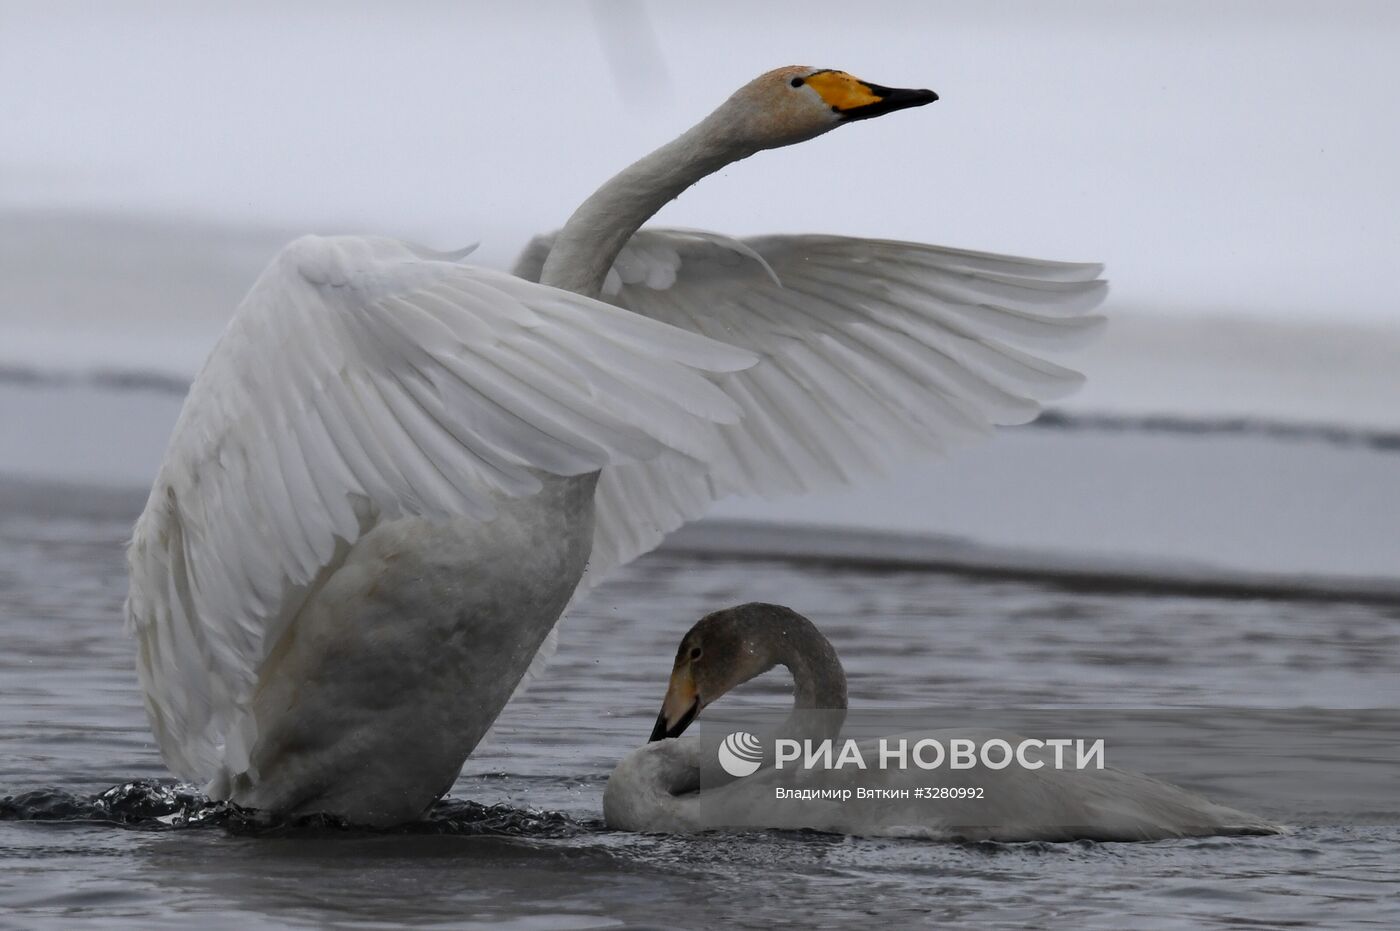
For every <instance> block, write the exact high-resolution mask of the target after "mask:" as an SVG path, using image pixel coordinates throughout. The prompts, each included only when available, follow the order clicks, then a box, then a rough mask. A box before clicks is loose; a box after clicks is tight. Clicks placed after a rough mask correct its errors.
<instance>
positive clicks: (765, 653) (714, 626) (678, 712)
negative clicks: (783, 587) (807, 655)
mask: <svg viewBox="0 0 1400 931" xmlns="http://www.w3.org/2000/svg"><path fill="white" fill-rule="evenodd" d="M806 628H810V629H811V630H812V631H813V632H815V630H816V628H815V627H813V625H812V622H811V621H809V620H807V618H805V617H803V616H802V615H800V614H798V613H797V612H796V611H794V610H792V609H791V608H785V607H783V606H782V605H773V604H762V603H759V602H754V603H752V604H744V605H738V606H737V607H733V608H725V609H724V610H722V611H716V612H714V613H713V614H707V615H705V616H704V617H702V618H701V619H700V620H698V621H696V622H695V626H693V627H691V628H690V630H689V631H688V632H687V633H686V635H685V636H684V637H683V638H682V639H681V645H680V647H679V648H678V649H677V650H676V662H675V665H674V666H673V667H672V668H671V681H670V683H669V684H668V685H667V687H666V697H665V698H664V699H662V702H661V713H660V714H659V715H657V718H656V726H655V728H653V729H652V732H651V740H654V741H655V740H661V739H662V738H663V737H679V736H680V735H681V733H682V732H684V731H685V729H686V728H687V727H689V726H690V723H691V722H692V721H694V720H695V718H696V717H697V716H698V715H699V714H700V712H701V711H702V710H704V708H705V706H706V705H709V704H710V703H711V702H713V701H715V700H716V699H718V698H719V697H720V696H721V695H724V694H725V693H727V692H729V691H730V690H732V689H735V688H738V687H739V686H741V685H743V684H744V683H745V682H747V681H749V680H750V679H752V678H754V677H755V676H760V675H762V674H763V673H765V672H767V671H768V670H770V669H772V668H773V667H774V666H776V665H778V663H779V662H780V661H782V653H783V649H784V646H785V645H786V644H785V641H786V640H787V639H788V638H789V636H790V635H791V634H792V633H793V632H795V631H799V630H805V629H806ZM817 636H818V637H820V634H817ZM822 641H823V642H825V639H824V638H822ZM842 684H843V687H844V680H843V683H842Z"/></svg>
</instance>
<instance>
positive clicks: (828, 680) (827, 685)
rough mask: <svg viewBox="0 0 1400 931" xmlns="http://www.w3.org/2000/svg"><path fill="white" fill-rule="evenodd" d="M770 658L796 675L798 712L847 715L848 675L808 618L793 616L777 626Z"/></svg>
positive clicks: (831, 647) (781, 621) (795, 694)
mask: <svg viewBox="0 0 1400 931" xmlns="http://www.w3.org/2000/svg"><path fill="white" fill-rule="evenodd" d="M770 642H771V644H772V646H771V648H770V649H771V653H770V654H769V656H770V657H771V659H772V660H773V662H774V665H777V666H786V667H787V669H788V672H790V673H791V674H792V685H793V690H792V691H793V695H792V707H793V710H794V711H810V710H818V709H819V710H824V711H845V710H846V672H845V670H844V669H842V668H841V660H840V658H839V657H838V656H837V655H836V649H835V647H833V646H832V645H831V641H829V640H827V639H826V637H824V636H822V633H821V631H819V630H817V628H816V626H815V625H814V624H813V623H812V622H811V621H809V620H807V619H806V618H805V617H802V616H801V615H799V614H793V615H792V616H791V617H784V618H780V619H778V620H777V621H776V622H775V625H774V636H773V637H772V638H771V640H770Z"/></svg>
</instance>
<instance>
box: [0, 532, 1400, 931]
mask: <svg viewBox="0 0 1400 931" xmlns="http://www.w3.org/2000/svg"><path fill="white" fill-rule="evenodd" d="M68 510H70V511H72V510H73V509H71V508H70V509H68ZM77 510H78V511H81V510H82V509H81V508H78V509H77ZM128 527H129V523H128V522H127V521H126V520H124V519H123V520H117V519H113V518H111V517H98V516H94V517H91V518H63V519H53V518H39V517H33V516H20V515H11V516H9V517H5V516H4V515H0V625H3V626H0V630H3V650H2V651H0V797H5V796H10V797H11V798H10V801H8V802H6V803H0V819H5V820H0V923H3V924H7V925H13V926H16V927H38V928H67V927H71V926H73V925H74V924H76V923H78V922H80V921H92V920H101V921H103V922H105V923H107V924H110V925H113V926H126V927H132V928H156V927H190V926H199V927H202V928H224V927H228V928H247V927H277V926H287V925H295V926H316V927H320V926H337V927H342V926H354V927H388V926H394V925H397V924H400V923H414V924H425V925H441V926H451V927H505V928H605V927H621V926H652V927H662V926H674V927H701V926H715V925H717V924H719V923H721V922H723V923H725V924H726V925H728V926H736V927H767V926H771V925H772V924H775V923H776V924H787V923H791V924H794V925H800V926H802V927H809V928H811V927H839V926H846V925H851V924H855V923H868V922H870V921H871V920H872V919H874V920H880V921H884V922H888V923H890V926H891V927H895V928H898V927H905V926H908V925H911V924H948V923H952V924H960V923H967V924H974V923H975V924H979V925H982V926H1000V927H1023V926H1028V925H1029V926H1049V925H1059V926H1065V927H1104V928H1119V927H1135V928H1142V927H1177V926H1188V925H1193V926H1194V925H1200V924H1205V925H1208V926H1222V927H1258V926H1263V927H1279V926H1326V927H1340V926H1348V925H1372V926H1376V927H1397V926H1400V867H1397V863H1400V828H1397V826H1396V825H1395V824H1384V823H1382V824H1379V825H1361V826H1356V825H1343V824H1339V823H1327V822H1326V821H1325V820H1322V821H1316V822H1307V821H1304V822H1303V823H1298V824H1296V825H1295V830H1294V831H1293V832H1292V833H1290V834H1288V835H1286V836H1282V837H1266V838H1239V839H1205V840H1182V841H1170V842H1162V843H1152V844H1090V843H1082V844H1062V845H1043V844H1021V845H992V844H984V845H956V844H933V843H923V842H914V841H892V840H869V839H851V838H839V837H829V836H820V835H813V834H778V833H766V834H754V835H748V836H734V835H711V836H702V837H694V838H668V837H652V836H638V835H629V834H624V833H619V832H610V831H607V830H605V829H604V828H603V827H602V825H601V823H600V820H599V819H600V817H601V807H602V803H601V797H602V790H603V785H604V782H605V780H606V777H607V774H608V772H609V771H610V770H611V768H612V766H613V765H614V764H615V763H616V761H617V760H618V759H620V758H621V757H622V756H623V755H624V754H626V753H627V752H628V751H629V750H631V749H632V748H634V747H635V746H637V745H638V744H639V743H641V742H642V741H643V740H644V739H645V737H646V735H647V733H648V732H649V730H650V728H651V724H652V721H653V718H654V716H655V713H656V708H657V705H658V703H659V701H660V697H661V693H662V692H663V690H664V685H665V679H666V676H667V674H668V672H669V667H670V661H671V659H672V657H673V655H674V649H675V643H676V642H677V639H678V638H679V636H680V634H681V633H683V632H684V630H685V629H686V628H687V627H688V626H689V624H690V623H691V622H692V621H693V620H694V619H696V618H697V617H699V616H700V615H702V614H704V613H706V612H708V611H710V610H713V609H715V608H717V607H721V606H724V605H728V604H732V603H735V602H738V601H745V600H755V599H762V600H769V601H777V602H782V603H787V604H790V605H792V606H793V607H795V608H797V609H798V610H801V611H803V612H804V613H806V614H808V615H809V616H811V617H812V618H813V619H814V620H815V621H817V623H818V624H819V625H820V626H821V627H822V628H823V629H824V630H825V631H826V632H827V633H828V635H829V636H830V637H831V639H832V640H833V642H834V643H835V644H836V645H837V647H838V649H839V650H840V652H841V654H842V657H843V659H844V661H845V663H846V666H847V670H848V674H849V677H850V682H851V701H852V705H853V706H854V707H861V708H878V707H887V708H922V707H937V706H943V707H958V706H960V705H966V704H968V703H969V700H970V696H975V697H976V701H977V703H978V704H981V705H983V706H996V705H1000V706H1002V707H1022V708H1024V707H1028V706H1034V705H1039V704H1051V705H1078V706H1084V707H1094V708H1115V707H1121V708H1151V707H1157V706H1171V705H1221V706H1235V707H1242V706H1243V707H1254V708H1268V707H1293V706H1299V705H1309V706H1316V707H1321V708H1366V707H1392V708H1393V707H1396V706H1398V705H1400V606H1393V605H1386V604H1374V603H1373V604H1357V603H1347V602H1341V601H1337V602H1326V601H1322V602H1319V601H1309V602H1304V601H1299V602H1293V601H1285V600H1246V599H1228V600H1227V599H1212V598H1197V597H1189V596H1184V595H1183V596H1166V595H1161V594H1158V595H1153V596H1145V595H1133V594H1124V593H1121V592H1120V593H1105V592H1097V593H1090V592H1083V591H1075V590H1072V589H1066V588H1055V587H1050V586H1048V585H1045V584H1042V583H1034V582H1029V581H1017V580H993V579H971V578H966V577H961V576H957V575H952V574H947V573H935V572H915V571H901V572H873V571H870V570H859V569H833V568H831V567H830V566H822V567H815V566H801V565H793V564H785V563H778V562H756V561H740V560H733V559H729V560H726V559H701V558H695V557H682V556H679V555H675V554H670V555H668V554H666V553H661V554H654V555H652V556H651V557H648V558H647V559H644V560H642V561H641V562H639V563H638V564H636V565H634V566H632V567H630V568H628V569H627V570H625V571H623V572H622V573H620V574H619V575H618V576H617V577H616V578H615V579H614V580H613V581H611V582H609V583H608V584H607V585H605V586H603V587H602V588H600V589H599V590H597V591H596V592H594V593H593V595H592V596H590V598H589V599H588V601H587V602H586V603H585V604H584V605H583V606H582V608H581V609H580V610H579V611H577V612H576V613H575V615H574V616H573V617H571V618H570V619H569V620H568V621H566V622H565V626H564V627H563V629H562V647H561V649H560V652H559V655H558V657H557V658H556V660H555V662H554V663H553V664H552V666H551V667H550V669H549V671H548V673H547V674H546V675H545V676H544V677H543V678H542V679H540V680H539V681H537V682H536V684H535V685H534V687H533V688H532V690H531V691H530V692H529V693H528V694H527V695H526V696H525V697H524V698H523V699H521V700H520V701H518V702H516V703H514V704H512V705H511V706H510V707H509V708H507V709H506V711H505V712H504V713H503V715H502V717H501V719H500V721H499V722H498V724H497V726H496V728H495V730H494V731H493V732H492V734H491V735H490V736H489V737H488V738H487V740H486V741H485V742H484V743H483V744H482V746H481V747H480V748H479V749H478V752H477V753H476V755H475V756H474V757H473V758H472V759H471V760H470V761H468V764H467V767H466V771H465V772H464V773H463V775H462V777H461V779H460V780H459V781H458V783H457V785H456V787H455V788H454V790H453V793H452V798H453V799H454V801H453V802H450V803H447V804H445V805H443V806H440V807H439V808H438V809H437V810H436V811H435V812H434V814H433V817H432V818H431V819H429V821H428V822H426V823H424V824H422V825H417V826H413V827H411V828H407V829H404V830H402V831H398V832H387V833H369V832H363V831H346V830H338V829H336V828H334V827H333V826H328V825H310V826H305V825H304V826H301V827H296V828H292V827H287V826H268V825H265V824H260V823H258V822H256V821H255V820H249V819H248V818H247V817H246V816H243V815H240V814H238V813H232V812H229V811H227V810H226V809H220V808H215V809H203V808H199V807H198V806H196V807H194V808H191V809H190V810H191V811H195V812H196V813H198V814H199V817H198V818H197V819H196V820H197V821H199V822H200V823H196V824H193V825H186V826H181V825H180V824H179V823H178V822H179V820H180V819H179V818H178V817H169V816H167V817H164V818H161V817H158V815H160V814H161V813H162V812H176V811H178V810H179V803H180V802H181V800H180V799H178V798H173V797H172V798H171V799H169V801H170V802H171V805H170V807H168V808H160V807H159V806H157V807H156V808H153V809H147V810H144V811H143V810H140V805H139V804H138V803H139V802H141V801H142V798H144V802H145V803H150V802H151V799H150V798H149V797H146V796H149V793H147V794H146V796H143V797H142V798H138V797H135V796H133V797H128V798H126V799H125V800H123V799H122V798H116V797H109V798H108V799H106V800H95V797H96V796H97V795H98V793H101V792H103V791H104V790H107V789H108V788H109V787H112V786H114V785H117V784H121V783H126V782H129V781H131V780H135V779H155V778H161V777H163V776H164V775H165V773H164V770H163V767H162V766H161V763H160V759H159V757H158V755H157V753H156V750H155V748H154V746H153V745H152V743H151V742H150V739H149V736H148V733H147V730H146V723H145V718H144V715H143V713H142V710H141V705H140V699H139V696H138V694H137V689H136V682H135V675H134V672H133V671H132V647H131V643H130V642H129V641H128V640H127V639H126V638H125V636H124V635H123V633H122V625H121V619H120V606H121V600H122V597H123V595H124V592H125V584H126V583H125V574H124V566H123V562H122V555H121V546H122V542H123V539H124V537H125V535H126V533H127V530H128ZM771 678H772V680H773V681H771V682H767V681H765V682H763V683H761V684H756V687H750V688H747V689H745V690H744V692H745V694H744V695H743V696H741V697H739V698H736V699H735V700H736V701H745V702H753V703H755V704H763V703H780V702H782V701H783V700H785V692H786V687H787V683H786V682H785V681H783V680H782V677H781V676H779V675H774V676H772V677H771ZM948 723H949V724H952V723H956V722H948ZM167 794H169V793H168V792H167ZM136 796H141V793H139V792H138V793H136ZM184 801H186V802H188V801H189V800H188V799H185V800H184ZM40 817H46V818H48V819H51V820H45V821H35V820H15V819H24V818H30V819H33V818H40ZM52 819H70V820H52ZM71 819H77V820H71ZM93 819H103V820H93ZM118 822H124V823H118Z"/></svg>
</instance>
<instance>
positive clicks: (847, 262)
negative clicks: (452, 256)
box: [516, 229, 1107, 592]
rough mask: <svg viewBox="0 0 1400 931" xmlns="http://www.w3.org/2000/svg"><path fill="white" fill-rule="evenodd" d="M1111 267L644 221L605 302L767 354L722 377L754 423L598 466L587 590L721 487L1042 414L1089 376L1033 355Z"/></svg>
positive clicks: (806, 479)
mask: <svg viewBox="0 0 1400 931" xmlns="http://www.w3.org/2000/svg"><path fill="white" fill-rule="evenodd" d="M552 243H553V237H552V236H541V237H537V238H536V239H535V240H534V241H533V242H532V243H531V244H530V245H529V246H528V247H527V248H526V250H525V252H524V253H523V254H522V255H521V257H520V259H519V261H518V263H517V266H516V273H517V274H519V275H521V276H522V277H524V278H527V279H531V280H533V279H536V278H538V276H539V271H540V268H541V267H542V266H543V264H544V260H545V257H546V256H548V254H549V249H550V247H551V245H552ZM1101 271H1102V266H1100V265H1090V264H1071V263H1064V262H1048V261H1041V260H1037V259H1026V258H1016V257H1013V256H1005V255H993V254H989V253H983V252H970V251H965V250H959V249H945V248H942V247H939V246H929V245H924V244H921V243H910V242H892V241H888V240H878V239H855V238H850V237H843V236H760V237H755V238H751V239H743V240H738V239H732V238H730V237H726V236H721V235H719V234H715V233H706V232H700V231H689V230H662V229H646V230H641V231H640V232H638V233H637V234H636V235H634V236H633V237H632V239H631V241H630V242H629V243H628V245H627V247H626V248H625V249H624V250H623V252H622V253H621V254H620V255H619V256H618V258H617V261H616V262H615V263H614V265H613V268H612V271H611V272H610V273H609V275H608V277H607V280H606V282H605V284H604V291H603V297H604V299H605V300H609V301H611V302H613V303H614V304H617V305H618V306H619V307H625V308H627V309H628V310H631V311H634V312H635V313H637V314H640V315H642V316H646V317H650V318H651V319H654V320H660V321H664V322H666V323H670V324H672V325H674V326H677V327H680V328H683V329H687V330H690V331H692V332H694V333H699V334H704V335H706V336H711V337H714V338H715V339H718V340H723V341H724V342H727V343H731V344H733V345H735V346H742V347H745V348H747V349H751V350H753V351H754V352H756V353H758V354H759V355H760V356H761V357H762V358H761V361H760V362H759V364H757V365H755V366H753V367H752V368H749V369H746V370H744V371H738V372H730V373H724V374H717V375H713V376H711V377H712V379H713V381H714V383H715V384H716V385H718V386H719V387H720V388H721V389H722V390H723V391H724V392H725V394H727V395H728V396H729V397H730V398H732V399H733V400H734V402H735V404H736V405H738V407H739V408H740V410H741V411H742V412H743V417H742V418H741V419H740V420H739V421H738V422H737V423H732V424H707V425H706V426H705V427H704V431H705V434H706V435H705V437H704V440H705V445H706V446H707V447H708V448H709V449H710V452H709V453H708V455H704V456H698V457H697V456H677V455H671V454H663V455H661V456H658V457H657V458H655V459H653V460H650V461H647V462H629V463H619V464H616V465H610V466H608V467H607V468H605V469H604V470H603V474H602V477H601V479H600V481H599V484H598V493H597V517H596V520H597V525H596V526H597V529H596V532H595V536H594V542H593V556H592V559H591V560H590V563H589V570H588V574H587V575H585V577H584V582H583V583H582V584H580V586H579V591H580V592H582V591H584V590H585V589H586V588H587V586H588V585H589V584H590V583H591V582H596V581H597V580H598V579H599V578H600V577H601V576H602V575H603V574H605V573H606V572H608V571H609V570H611V569H612V568H614V567H616V566H618V565H621V564H623V563H625V562H628V561H629V560H631V559H634V558H636V557H637V556H639V555H641V554H642V553H645V552H647V551H648V550H650V549H652V548H654V547H655V546H656V545H657V544H659V543H660V542H661V539H662V537H664V536H665V534H667V533H669V532H670V531H672V530H674V529H675V528H677V527H679V526H680V525H681V524H682V523H684V522H686V521H688V520H693V519H694V518H697V517H699V516H700V515H701V514H703V513H704V511H705V510H706V509H707V508H708V506H709V505H710V503H711V502H713V501H715V500H716V499H718V498H720V497H724V496H728V495H752V494H759V495H777V494H783V493H789V492H800V491H806V490H809V489H812V488H816V487H819V486H824V485H830V484H837V483H843V482H848V481H850V480H852V479H854V478H855V477H857V476H859V475H861V474H865V473H869V472H878V471H879V470H880V469H881V468H882V467H884V466H885V465H887V464H889V463H892V462H894V461H896V460H898V459H900V458H903V457H907V456H908V455H910V454H912V453H917V452H921V451H923V452H934V453H937V452H941V451H944V450H946V449H948V448H949V447H952V446H954V445H956V444H958V443H961V442H964V441H966V440H968V439H970V438H975V437H978V436H982V435H985V434H987V433H989V432H990V431H991V429H992V427H993V425H996V424H1017V423H1024V422H1026V421H1029V420H1032V419H1034V418H1035V417H1036V415H1037V414H1038V413H1039V411H1040V402H1042V401H1045V400H1049V399H1053V398H1055V397H1059V396H1061V395H1063V394H1065V393H1067V392H1069V391H1071V390H1073V389H1074V388H1075V387H1077V386H1078V385H1079V383H1080V382H1081V381H1082V379H1081V377H1080V376H1079V375H1078V374H1077V373H1075V372H1071V371H1069V370H1067V369H1064V368H1061V367H1060V366H1057V365H1054V364H1052V363H1050V362H1046V361H1044V360H1042V359H1040V358H1038V357H1037V356H1035V355H1033V354H1031V352H1033V351H1037V350H1041V349H1056V348H1060V347H1066V346H1072V345H1075V344H1077V343H1079V342H1080V341H1082V340H1083V339H1084V338H1085V337H1086V336H1088V335H1090V334H1091V333H1092V332H1093V331H1094V330H1095V329H1097V327H1098V325H1099V324H1100V323H1101V322H1102V318H1101V317H1097V316H1092V315H1090V314H1089V311H1091V310H1092V309H1093V308H1094V307H1095V306H1097V305H1098V304H1099V302H1100V301H1102V299H1103V297H1104V294H1105V293H1106V291H1107V283H1106V282H1104V281H1102V280H1099V278H1098V275H1099V273H1100V272H1101ZM1027 350H1030V351H1029V352H1028V351H1027Z"/></svg>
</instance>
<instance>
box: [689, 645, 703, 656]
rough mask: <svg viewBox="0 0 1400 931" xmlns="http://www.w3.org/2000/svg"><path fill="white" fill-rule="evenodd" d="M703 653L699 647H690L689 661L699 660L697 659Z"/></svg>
mask: <svg viewBox="0 0 1400 931" xmlns="http://www.w3.org/2000/svg"><path fill="white" fill-rule="evenodd" d="M703 652H704V651H703V650H701V649H700V648H699V647H692V648H691V651H690V658H691V659H699V658H700V654H701V653H703Z"/></svg>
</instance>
